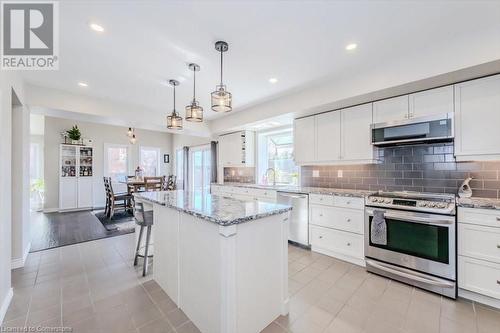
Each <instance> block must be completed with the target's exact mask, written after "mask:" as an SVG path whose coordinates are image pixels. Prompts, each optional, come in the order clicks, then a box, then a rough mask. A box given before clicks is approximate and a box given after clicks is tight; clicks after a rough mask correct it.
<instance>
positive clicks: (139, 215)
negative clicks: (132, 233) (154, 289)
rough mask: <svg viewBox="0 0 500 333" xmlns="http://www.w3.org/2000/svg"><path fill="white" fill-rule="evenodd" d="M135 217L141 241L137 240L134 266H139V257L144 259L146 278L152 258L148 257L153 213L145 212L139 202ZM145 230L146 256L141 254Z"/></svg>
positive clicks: (136, 206)
mask: <svg viewBox="0 0 500 333" xmlns="http://www.w3.org/2000/svg"><path fill="white" fill-rule="evenodd" d="M134 217H135V223H136V224H137V225H138V226H139V227H140V228H141V229H140V230H139V239H138V240H137V246H136V249H135V257H134V266H137V260H138V258H139V257H143V258H144V262H143V266H142V276H146V274H147V272H148V259H149V258H150V257H152V255H151V256H148V250H149V242H150V240H151V228H152V227H153V211H147V212H146V211H145V210H144V204H143V203H142V202H138V203H136V204H135V206H134ZM144 228H147V233H146V245H145V246H144V255H141V254H139V251H140V250H141V243H142V234H143V231H144Z"/></svg>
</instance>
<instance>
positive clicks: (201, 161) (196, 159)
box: [190, 146, 211, 192]
mask: <svg viewBox="0 0 500 333" xmlns="http://www.w3.org/2000/svg"><path fill="white" fill-rule="evenodd" d="M190 155H191V168H192V171H191V177H192V179H190V184H191V190H192V191H201V192H203V191H209V190H210V179H211V177H210V176H211V165H210V164H211V152H210V146H207V147H206V148H196V149H195V150H192V151H191V154H190Z"/></svg>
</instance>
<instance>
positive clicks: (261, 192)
mask: <svg viewBox="0 0 500 333" xmlns="http://www.w3.org/2000/svg"><path fill="white" fill-rule="evenodd" d="M210 189H211V193H212V194H216V195H223V196H227V197H232V198H235V199H241V200H259V201H266V202H273V203H274V202H276V196H277V192H276V191H274V190H266V189H260V188H250V187H244V186H229V185H215V184H213V185H211V186H210Z"/></svg>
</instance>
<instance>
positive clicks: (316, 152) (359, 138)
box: [294, 103, 375, 165]
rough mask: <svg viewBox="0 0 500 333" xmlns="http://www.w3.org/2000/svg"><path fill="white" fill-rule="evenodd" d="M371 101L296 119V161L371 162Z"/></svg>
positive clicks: (321, 162)
mask: <svg viewBox="0 0 500 333" xmlns="http://www.w3.org/2000/svg"><path fill="white" fill-rule="evenodd" d="M371 123H372V104H371V103H369V104H364V105H359V106H355V107H351V108H347V109H343V110H338V111H331V112H326V113H322V114H318V115H315V116H310V117H306V118H301V119H296V120H295V124H294V148H295V162H296V163H297V164H299V165H311V164H326V163H328V164H345V163H373V162H374V161H375V160H374V148H373V146H372V144H371V141H370V125H371Z"/></svg>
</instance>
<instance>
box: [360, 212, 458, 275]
mask: <svg viewBox="0 0 500 333" xmlns="http://www.w3.org/2000/svg"><path fill="white" fill-rule="evenodd" d="M374 210H382V211H384V217H385V222H386V225H387V244H386V245H378V244H374V243H372V242H371V232H370V229H371V222H372V219H373V212H374ZM365 212H366V216H365V256H366V257H368V258H373V259H378V260H380V261H384V262H387V263H392V264H395V265H398V266H402V267H407V268H410V269H414V270H417V271H420V272H423V273H427V274H432V275H435V276H440V277H443V278H447V279H450V280H453V281H455V280H456V269H455V265H456V264H455V261H456V259H455V258H456V243H455V217H454V216H446V215H437V214H426V213H416V212H408V211H399V210H390V209H380V208H371V207H367V208H366V210H365Z"/></svg>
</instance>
